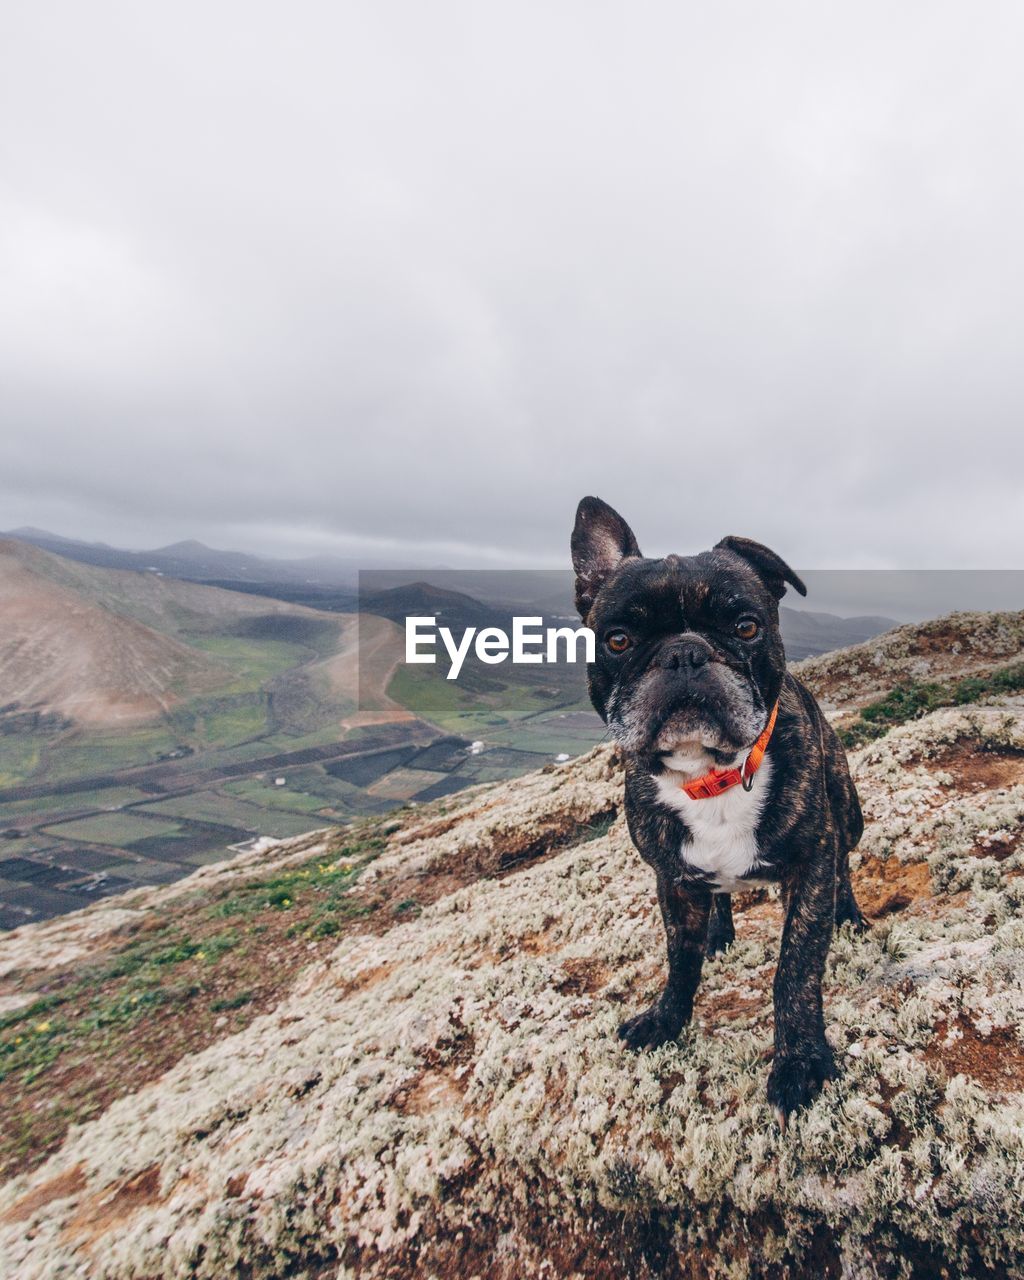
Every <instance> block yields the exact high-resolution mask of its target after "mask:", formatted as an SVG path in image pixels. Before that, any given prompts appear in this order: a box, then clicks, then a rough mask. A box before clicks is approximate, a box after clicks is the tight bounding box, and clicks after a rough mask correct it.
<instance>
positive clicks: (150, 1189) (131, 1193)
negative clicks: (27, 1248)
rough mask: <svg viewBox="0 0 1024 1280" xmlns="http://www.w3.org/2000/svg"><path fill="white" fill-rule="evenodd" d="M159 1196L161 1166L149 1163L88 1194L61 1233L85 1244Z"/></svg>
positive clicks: (152, 1202)
mask: <svg viewBox="0 0 1024 1280" xmlns="http://www.w3.org/2000/svg"><path fill="white" fill-rule="evenodd" d="M159 1199H160V1166H159V1165H156V1164H151V1165H150V1166H149V1167H148V1168H146V1169H143V1170H142V1171H141V1172H140V1173H137V1174H135V1175H134V1176H133V1177H131V1178H126V1179H125V1181H124V1182H119V1183H117V1184H115V1185H114V1186H113V1187H104V1189H103V1190H102V1191H99V1192H97V1193H96V1194H95V1195H91V1196H89V1197H87V1198H86V1199H85V1200H84V1201H83V1202H82V1204H81V1205H80V1206H79V1209H78V1212H77V1213H76V1214H75V1216H74V1217H73V1218H72V1219H71V1221H70V1222H69V1223H68V1224H67V1226H66V1227H65V1228H64V1230H63V1232H62V1233H61V1234H62V1236H63V1237H64V1239H65V1240H71V1241H75V1242H82V1241H83V1240H84V1241H85V1242H86V1243H88V1242H89V1241H91V1240H95V1239H96V1238H97V1236H101V1235H103V1234H104V1233H105V1232H107V1231H109V1230H110V1228H111V1227H113V1226H116V1225H117V1224H118V1223H119V1222H123V1221H124V1220H125V1219H126V1218H130V1217H131V1216H132V1214H134V1213H136V1212H137V1211H138V1210H139V1209H142V1208H145V1206H146V1205H148V1204H155V1203H156V1202H157V1201H158V1200H159Z"/></svg>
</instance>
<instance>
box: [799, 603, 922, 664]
mask: <svg viewBox="0 0 1024 1280" xmlns="http://www.w3.org/2000/svg"><path fill="white" fill-rule="evenodd" d="M779 623H780V625H781V627H782V639H783V642H784V643H785V646H786V656H787V657H788V658H789V660H790V662H798V661H799V660H800V659H801V658H811V657H814V656H815V655H817V654H819V653H828V652H829V651H830V650H832V649H844V648H846V646H847V645H851V644H863V642H864V641H865V640H873V639H874V638H875V636H880V635H881V634H882V633H883V632H884V631H889V630H891V629H892V628H893V627H895V626H896V625H897V624H896V622H895V621H894V620H893V619H892V618H876V617H871V616H865V617H855V618H841V617H839V616H838V615H837V614H834V613H815V612H813V611H811V610H809V609H789V608H787V607H786V606H785V605H782V607H781V608H780V609H779Z"/></svg>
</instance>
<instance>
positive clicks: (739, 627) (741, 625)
mask: <svg viewBox="0 0 1024 1280" xmlns="http://www.w3.org/2000/svg"><path fill="white" fill-rule="evenodd" d="M760 630H761V628H760V627H759V626H758V625H757V622H756V621H755V620H754V619H753V618H740V620H739V622H737V623H736V634H737V635H738V636H739V638H740V639H741V640H753V638H754V636H756V635H757V633H758V632H759V631H760Z"/></svg>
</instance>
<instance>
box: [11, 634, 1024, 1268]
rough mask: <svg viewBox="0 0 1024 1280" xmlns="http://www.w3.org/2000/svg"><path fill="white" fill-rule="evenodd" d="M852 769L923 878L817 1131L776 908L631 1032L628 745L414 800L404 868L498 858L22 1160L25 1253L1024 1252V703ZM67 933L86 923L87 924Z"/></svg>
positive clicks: (900, 866) (623, 1259)
mask: <svg viewBox="0 0 1024 1280" xmlns="http://www.w3.org/2000/svg"><path fill="white" fill-rule="evenodd" d="M1016 616H1017V615H1004V616H1003V617H1004V619H1011V620H1012V618H1014V617H1016ZM972 625H973V624H972ZM964 630H965V633H966V634H965V637H964V639H963V644H962V646H961V647H962V650H963V651H964V652H967V653H977V652H979V651H980V650H981V648H984V651H985V653H986V655H988V656H989V657H991V654H992V652H993V651H994V649H995V648H997V647H999V646H1001V645H1003V644H1004V642H1005V643H1009V641H1008V640H1007V638H1006V637H1007V636H1010V637H1012V636H1016V637H1017V644H1018V646H1019V640H1020V631H1019V628H1018V629H1017V630H1016V631H1015V630H1014V628H1013V625H1011V622H1010V621H1005V620H1004V621H997V622H995V623H992V624H991V625H990V624H989V623H988V621H986V623H985V627H984V628H983V629H981V634H982V635H983V641H984V643H983V644H982V643H981V642H979V643H978V645H974V644H973V643H972V642H971V640H970V636H971V635H972V634H973V632H972V630H971V626H965V628H964ZM901 644H902V642H901ZM901 652H902V650H901ZM913 656H914V655H913V646H912V645H911V644H910V642H909V641H908V642H907V653H906V654H904V657H907V658H908V660H909V658H910V657H913ZM851 678H852V677H851ZM979 761H981V765H979V764H978V762H979ZM982 766H983V767H982ZM853 767H854V772H855V775H856V778H857V782H858V787H859V788H860V790H861V793H862V796H863V799H864V807H865V812H866V815H867V818H868V826H867V830H866V832H865V837H864V840H863V842H862V846H861V850H860V852H859V854H858V856H857V858H856V859H855V881H856V883H857V885H858V886H862V887H863V889H864V891H865V892H867V891H868V887H869V886H870V885H872V884H876V883H877V884H879V885H881V884H884V885H886V886H887V887H889V888H891V887H892V886H893V885H894V884H895V885H897V886H900V885H903V884H904V883H909V884H912V885H914V886H916V888H915V892H914V893H913V894H912V895H910V896H909V898H908V899H907V900H906V901H903V900H902V899H900V905H899V906H898V907H897V906H891V907H890V908H887V909H886V910H885V913H884V914H883V916H882V918H881V919H880V920H879V921H877V922H876V924H875V925H874V928H873V930H872V931H871V933H870V934H868V935H867V936H864V937H858V936H856V935H853V934H852V933H850V932H849V931H847V930H843V931H842V932H840V933H839V934H838V935H837V938H836V940H835V944H834V946H833V950H832V954H831V957H830V962H829V969H828V975H827V986H826V1000H827V1021H828V1034H829V1038H830V1040H831V1041H832V1043H833V1045H834V1047H835V1049H836V1051H837V1057H838V1059H839V1060H840V1062H841V1064H842V1073H841V1076H840V1078H839V1079H838V1080H837V1081H836V1082H834V1083H833V1084H832V1085H830V1086H829V1087H827V1088H826V1090H825V1091H824V1093H823V1094H822V1096H821V1097H820V1098H819V1099H818V1100H817V1101H816V1102H815V1103H814V1105H813V1106H812V1107H811V1108H810V1109H809V1110H807V1111H806V1112H805V1113H803V1114H802V1115H800V1116H798V1117H797V1118H796V1119H795V1120H794V1122H793V1125H792V1127H791V1130H790V1131H789V1132H788V1133H787V1134H786V1135H781V1134H780V1133H779V1132H778V1130H777V1128H776V1127H775V1125H774V1122H773V1119H772V1116H771V1114H770V1112H769V1108H768V1106H767V1104H766V1101H765V1082H766V1077H767V1073H768V1066H769V1063H768V1060H767V1059H768V1055H769V1054H770V1049H771V1044H772V1017H771V980H772V975H773V970H774V963H775V957H776V955H777V949H778V932H779V921H780V916H779V906H778V903H777V902H775V901H774V900H768V901H757V902H752V903H749V904H747V906H746V909H744V910H742V911H741V912H740V913H739V915H738V920H737V931H738V936H737V941H736V945H735V946H734V947H733V949H732V950H731V951H730V952H729V953H728V955H726V956H725V957H722V958H719V959H717V960H715V961H714V962H710V963H709V964H708V965H707V968H706V973H705V979H704V982H703V984H702V987H701V989H700V993H699V997H698V1006H697V1015H696V1023H695V1025H694V1026H693V1027H692V1028H691V1029H689V1030H688V1031H686V1032H685V1033H684V1034H683V1036H682V1037H681V1038H680V1040H679V1041H678V1043H674V1044H671V1045H668V1046H665V1047H664V1048H662V1049H659V1050H657V1051H656V1052H654V1053H648V1054H641V1055H632V1054H629V1053H628V1052H626V1051H625V1050H624V1049H623V1048H622V1046H621V1044H620V1042H619V1041H618V1040H617V1038H616V1036H615V1029H616V1026H617V1024H618V1022H619V1021H620V1019H621V1018H622V1017H623V1016H624V1015H625V1014H626V1013H627V1012H630V1011H633V1010H634V1009H636V1008H638V1007H640V1006H641V1005H642V1004H644V1003H645V1002H647V1001H649V1000H650V999H651V998H652V997H653V996H654V995H655V994H656V992H657V990H658V989H659V986H660V983H661V981H662V978H663V961H662V948H663V940H662V930H661V924H660V921H659V918H658V913H657V908H656V904H655V902H654V896H653V876H652V874H651V872H650V871H649V870H648V868H646V867H645V866H644V864H643V863H642V862H641V861H640V859H639V857H638V856H637V854H636V853H635V851H634V850H633V848H632V846H631V844H630V842H629V838H628V834H627V832H626V830H625V825H624V822H623V820H622V818H621V816H620V817H616V818H614V820H613V821H612V818H613V815H614V814H615V813H616V812H617V810H618V807H619V805H620V803H621V774H620V773H619V771H618V768H617V766H616V763H615V760H614V756H613V753H612V752H611V751H610V749H608V748H598V749H597V750H595V751H593V752H591V753H590V754H589V755H588V756H586V757H584V758H583V760H581V761H578V762H574V763H571V764H569V765H566V766H559V767H557V768H554V769H549V770H548V771H545V772H542V773H539V774H534V775H531V776H530V777H529V778H524V779H519V780H517V781H515V782H511V783H507V784H503V785H502V786H500V787H495V788H487V789H482V790H480V791H478V792H477V793H475V794H474V795H473V796H472V797H470V798H469V799H468V800H466V801H464V802H463V803H462V804H461V805H460V806H457V807H456V808H455V811H454V812H451V813H448V814H446V815H443V816H442V815H438V814H435V815H433V816H431V817H429V818H427V819H425V820H423V821H420V820H419V819H418V818H417V819H408V820H407V821H406V822H405V824H404V826H403V827H402V828H401V829H400V830H399V831H397V832H395V833H394V834H393V836H392V838H391V841H390V846H389V849H388V851H387V852H386V853H385V854H384V855H383V856H382V857H381V858H380V859H379V860H378V861H377V863H376V864H375V867H374V870H373V874H375V875H377V876H378V877H386V876H387V875H388V873H389V871H390V870H393V869H394V868H395V867H402V868H403V869H404V870H411V871H412V872H415V873H419V874H421V875H422V876H424V877H431V876H444V875H445V874H446V873H447V872H448V871H449V870H450V869H451V868H452V867H453V865H455V864H458V865H460V866H462V867H463V868H464V866H465V864H466V863H467V862H468V863H469V864H470V865H471V866H472V867H473V868H474V870H475V871H476V872H477V873H478V875H479V878H478V879H476V880H475V882H473V883H471V884H469V885H466V884H461V885H460V887H458V888H456V889H454V890H453V891H452V892H450V893H446V894H444V895H443V896H441V897H440V898H439V899H438V900H437V901H435V902H434V903H433V904H432V905H430V906H427V907H425V908H424V909H423V911H422V912H421V913H420V914H419V915H418V917H417V918H415V919H414V920H410V921H408V922H406V923H403V924H401V925H398V926H396V927H394V928H392V929H390V930H389V931H388V932H386V933H384V934H382V935H375V934H370V933H360V934H354V935H352V936H348V937H346V939H345V940H344V941H343V942H342V943H341V944H340V945H339V946H338V947H337V948H336V949H335V950H334V951H333V952H332V953H331V954H330V956H329V957H327V958H326V959H322V960H318V961H317V962H315V963H314V964H313V965H311V966H310V967H309V968H307V969H306V970H305V971H304V972H303V973H302V974H301V976H300V977H299V979H298V980H297V982H296V983H295V985H294V987H293V989H292V990H291V991H290V993H289V994H288V996H287V997H286V998H285V999H284V1000H282V1002H281V1003H280V1004H279V1005H278V1006H277V1007H276V1008H275V1009H273V1011H272V1012H270V1013H267V1014H265V1015H264V1016H261V1017H259V1018H257V1019H256V1020H255V1021H253V1022H252V1023H251V1024H250V1025H249V1026H248V1027H247V1028H246V1029H245V1030H243V1031H241V1032H239V1033H238V1034H235V1035H232V1036H230V1037H228V1038H226V1039H224V1040H222V1041H220V1042H219V1043H216V1044H214V1045H212V1046H210V1047H209V1048H207V1049H205V1050H203V1051H202V1052H200V1053H196V1054H192V1055H190V1056H187V1057H185V1058H183V1059H182V1060H181V1061H179V1062H178V1063H177V1065H176V1066H175V1067H173V1068H172V1069H171V1070H170V1071H168V1072H167V1073H166V1074H165V1075H164V1076H163V1077H162V1078H160V1079H159V1080H158V1081H156V1082H155V1083H153V1084H151V1085H149V1086H147V1087H145V1088H143V1089H142V1090H140V1091H139V1092H138V1093H136V1094H134V1095H132V1096H129V1097H126V1098H122V1099H121V1100H119V1101H117V1102H115V1103H113V1104H112V1105H111V1106H110V1107H109V1108H108V1109H107V1110H106V1111H105V1112H104V1113H103V1114H102V1115H100V1116H98V1117H97V1118H96V1119H94V1120H92V1121H91V1122H89V1123H88V1124H85V1125H82V1126H80V1127H78V1128H77V1129H75V1130H73V1131H72V1132H71V1133H70V1134H69V1135H68V1137H67V1139H66V1141H65V1142H64V1145H63V1146H62V1148H61V1149H60V1150H59V1151H58V1152H57V1153H56V1154H55V1155H54V1156H53V1157H51V1158H50V1159H49V1160H48V1161H47V1162H46V1163H45V1164H44V1165H42V1166H40V1167H39V1168H38V1169H36V1170H34V1171H33V1172H32V1173H30V1174H28V1175H23V1176H21V1177H18V1178H15V1179H13V1180H12V1181H11V1182H10V1183H9V1184H7V1185H6V1186H5V1187H4V1188H3V1189H2V1190H0V1221H2V1222H3V1223H4V1225H3V1226H2V1228H0V1270H2V1271H3V1273H4V1274H11V1275H17V1276H19V1277H25V1280H32V1278H34V1277H50V1276H64V1275H67V1276H70V1275H77V1274H88V1275H90V1276H96V1277H109V1278H111V1280H113V1278H114V1277H119V1278H121V1277H124V1278H127V1277H143V1276H151V1275H159V1276H168V1277H178V1276H180V1277H186V1276H200V1277H205V1276H208V1277H217V1278H218V1280H219V1278H220V1277H223V1276H225V1275H230V1274H234V1273H236V1271H239V1270H243V1269H244V1272H245V1274H250V1275H253V1276H266V1277H270V1276H278V1275H281V1274H283V1273H285V1272H287V1273H288V1274H295V1275H299V1274H307V1275H310V1276H312V1275H337V1276H345V1277H355V1276H357V1275H358V1276H359V1277H374V1276H380V1277H383V1276H392V1275H410V1276H411V1275H424V1276H429V1275H437V1276H462V1275H464V1276H467V1277H468V1276H472V1275H475V1274H479V1275H481V1276H482V1275H489V1276H508V1277H513V1276H516V1277H518V1276H521V1275H526V1274H552V1275H560V1274H564V1275H569V1274H576V1275H618V1274H630V1275H637V1276H640V1275H645V1274H650V1275H656V1274H657V1275H663V1274H666V1275H672V1274H679V1275H683V1274H685V1275H690V1274H702V1275H708V1276H713V1277H736V1278H737V1280H738V1278H739V1277H746V1276H750V1275H780V1276H781V1275H783V1274H784V1268H785V1267H786V1266H789V1267H790V1268H797V1269H796V1270H792V1271H791V1274H826V1273H828V1274H836V1275H838V1274H843V1275H847V1276H851V1277H852V1276H857V1277H870V1276H884V1277H897V1276H910V1275H920V1276H927V1275H932V1274H937V1271H936V1269H935V1267H936V1265H937V1264H936V1259H938V1260H940V1261H941V1263H942V1265H945V1266H947V1267H948V1268H949V1271H950V1274H971V1273H972V1270H973V1269H977V1268H980V1267H981V1266H983V1265H984V1266H988V1267H992V1268H1003V1272H1002V1273H1003V1274H1013V1273H1014V1272H1015V1271H1018V1272H1019V1270H1020V1268H1021V1267H1022V1266H1024V1226H1022V1222H1021V1217H1020V1204H1021V1199H1022V1191H1024V1144H1022V1135H1024V1093H1022V1092H1021V1091H1022V1089H1024V1043H1022V1041H1021V1038H1020V1029H1021V1027H1022V1026H1024V985H1022V977H1021V975H1022V974H1024V920H1022V917H1021V910H1020V908H1021V903H1022V900H1024V877H1022V876H1021V871H1022V869H1024V864H1022V862H1021V858H1022V852H1021V848H1022V846H1021V839H1020V837H1021V831H1022V826H1024V703H1022V701H1021V700H1020V699H1003V700H1002V701H1001V703H1000V704H999V705H986V706H979V707H974V708H970V709H955V710H948V711H945V710H944V711H939V712H936V713H933V714H932V715H930V716H927V717H925V718H923V719H922V720H920V721H916V722H914V723H913V724H910V725H907V726H904V727H902V728H899V729H895V730H893V731H892V732H890V733H889V734H888V735H887V737H885V738H884V739H882V740H880V741H879V742H876V743H873V744H871V745H870V746H869V747H867V748H864V749H862V750H861V751H859V752H857V753H855V754H854V757H853ZM609 822H611V825H610V826H609V825H608V823H609ZM310 847H312V846H311V845H310V844H309V842H307V843H306V845H305V846H304V849H305V851H306V852H307V853H308V850H309V848H310ZM301 852H302V850H296V849H294V848H292V849H289V848H288V847H285V848H284V849H283V850H282V856H283V857H289V858H290V857H297V856H299V854H300V853H301ZM538 858H540V861H537V859H538ZM249 865H251V864H242V865H241V866H239V867H238V868H236V869H235V871H234V874H238V875H245V874H247V871H246V867H247V866H249ZM513 867H518V869H517V870H515V872H514V874H513V873H508V874H505V873H506V872H510V868H513ZM496 873H499V874H496ZM221 874H227V875H230V874H232V871H231V870H230V869H224V870H222V873H221ZM368 877H369V873H367V878H368ZM132 909H133V910H146V909H148V904H147V903H145V902H143V903H141V904H140V903H139V902H138V900H136V901H135V902H134V903H133V905H132ZM86 914H87V913H86ZM46 930H47V931H48V932H46V935H45V936H46V937H48V938H49V939H50V940H51V944H54V945H55V940H56V939H57V938H58V937H59V934H60V922H57V923H55V924H54V925H50V926H46ZM19 932H20V933H21V934H22V935H26V933H27V932H28V931H26V930H21V931H19ZM4 945H5V944H3V943H0V956H2V954H3V950H4ZM13 945H14V946H15V949H16V953H17V955H23V952H24V947H25V945H26V943H25V938H24V936H23V937H22V939H20V940H16V942H15V943H14V944H13ZM545 1263H546V1264H547V1270H546V1272H545V1271H544V1270H542V1268H543V1266H544V1264H545ZM801 1267H802V1268H804V1269H803V1270H799V1268H801Z"/></svg>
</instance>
